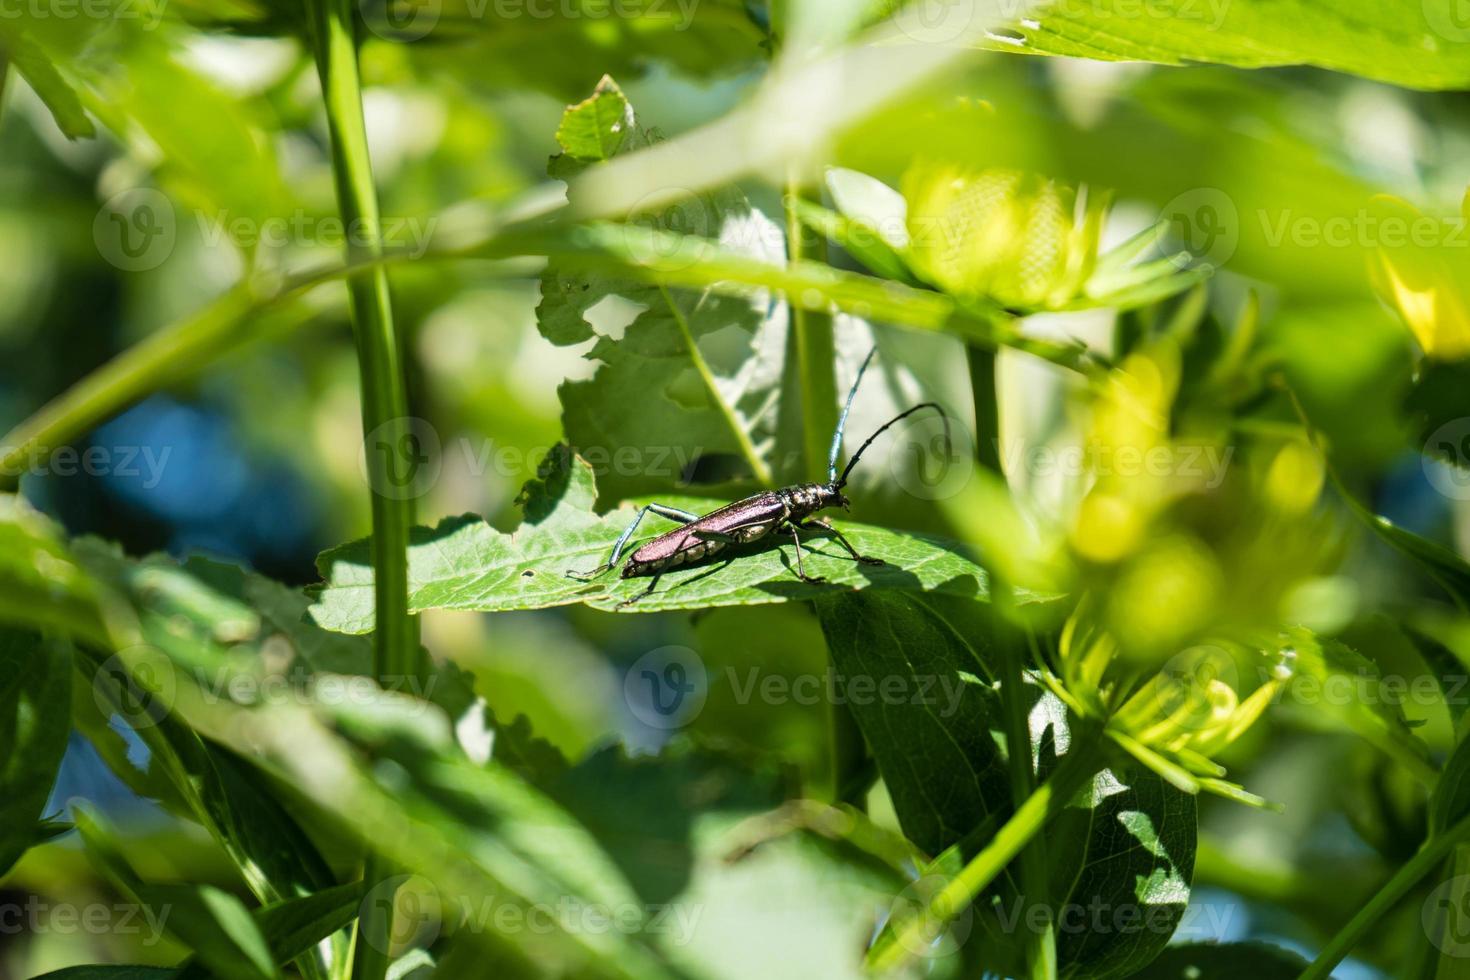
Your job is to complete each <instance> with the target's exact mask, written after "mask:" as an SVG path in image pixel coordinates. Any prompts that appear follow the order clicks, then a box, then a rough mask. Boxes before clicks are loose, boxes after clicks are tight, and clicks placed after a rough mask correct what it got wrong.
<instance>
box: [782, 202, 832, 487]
mask: <svg viewBox="0 0 1470 980" xmlns="http://www.w3.org/2000/svg"><path fill="white" fill-rule="evenodd" d="M801 196H802V190H801V188H800V187H798V186H797V185H796V184H795V183H790V184H788V185H787V187H786V197H787V201H786V242H787V248H788V249H789V250H790V252H791V261H792V262H800V261H802V260H804V259H807V258H811V259H815V260H816V261H818V262H822V263H825V262H826V261H827V254H826V253H827V243H826V242H825V241H822V240H821V238H820V237H815V238H814V240H813V241H811V242H808V241H807V240H806V239H807V231H806V226H805V225H803V224H802V223H801V219H799V218H798V217H797V216H796V200H797V199H798V198H799V197H801ZM808 245H810V248H808V247H807V246H808ZM791 334H792V350H793V353H794V354H795V355H796V376H797V379H798V381H799V382H800V384H801V446H802V460H803V463H804V469H805V477H806V479H807V480H810V481H812V482H814V483H815V482H818V481H821V482H825V481H826V479H827V453H828V450H829V449H830V448H831V446H832V431H833V430H834V429H835V428H836V427H837V412H838V408H837V375H836V371H835V365H836V362H837V345H836V341H835V339H834V338H833V335H832V317H831V315H830V314H829V313H827V312H826V311H821V312H818V311H816V310H807V309H802V308H800V307H796V308H793V309H792V311H791Z"/></svg>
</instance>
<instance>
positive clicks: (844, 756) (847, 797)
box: [786, 179, 874, 810]
mask: <svg viewBox="0 0 1470 980" xmlns="http://www.w3.org/2000/svg"><path fill="white" fill-rule="evenodd" d="M804 196H805V197H807V198H808V199H810V198H811V195H810V193H809V192H807V191H805V190H804V189H803V188H802V187H801V186H800V185H799V184H798V183H797V182H796V181H795V180H794V179H793V180H791V181H788V182H787V185H786V248H787V250H788V252H789V258H790V261H791V262H792V263H797V262H801V261H804V260H806V259H807V258H808V256H810V257H811V258H813V259H816V260H817V261H819V262H823V263H825V262H826V259H827V254H826V253H827V243H826V242H825V241H823V240H822V239H821V238H820V236H814V237H813V240H812V241H808V240H807V230H806V226H805V225H803V224H802V223H801V219H800V218H799V217H797V208H796V202H797V201H798V200H799V199H800V198H802V197H804ZM808 246H810V247H808ZM787 349H788V350H789V351H790V352H791V354H792V355H793V356H794V358H795V361H796V378H797V383H798V384H799V385H800V389H799V391H800V399H801V400H800V410H801V449H802V453H801V456H802V478H803V479H805V480H808V481H810V482H813V483H817V482H826V480H827V456H828V453H829V452H830V451H831V448H832V433H833V431H834V430H835V429H836V428H837V414H838V407H837V374H836V364H837V343H836V339H835V337H834V336H833V330H832V315H831V314H830V313H828V312H827V311H825V310H820V311H819V310H809V309H804V308H802V307H800V306H795V305H793V306H792V308H791V343H790V345H789V347H788V348H787ZM827 742H828V746H829V759H828V764H829V768H830V770H831V773H832V799H833V801H834V802H836V803H848V804H851V805H852V806H854V807H857V808H858V809H859V810H864V809H866V808H867V807H866V802H867V795H868V789H869V788H870V787H871V785H872V775H873V773H874V770H873V767H871V766H869V765H868V747H867V743H865V742H864V741H863V733H862V729H861V728H860V727H858V723H857V718H856V717H854V715H853V713H852V709H851V708H850V707H849V706H848V705H846V704H838V703H836V702H833V703H829V704H828V705H827Z"/></svg>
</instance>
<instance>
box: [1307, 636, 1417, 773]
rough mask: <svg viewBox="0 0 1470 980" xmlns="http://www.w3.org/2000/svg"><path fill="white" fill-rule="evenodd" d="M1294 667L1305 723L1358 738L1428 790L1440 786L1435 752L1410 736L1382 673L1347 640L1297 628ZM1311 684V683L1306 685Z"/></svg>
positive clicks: (1402, 713) (1399, 708)
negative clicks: (1381, 680) (1432, 756)
mask: <svg viewBox="0 0 1470 980" xmlns="http://www.w3.org/2000/svg"><path fill="white" fill-rule="evenodd" d="M1286 637H1287V640H1288V642H1289V643H1290V649H1291V650H1292V651H1293V654H1292V656H1291V660H1290V662H1289V666H1290V667H1291V669H1292V671H1293V673H1294V674H1295V676H1296V681H1295V682H1294V683H1293V684H1292V685H1291V686H1290V687H1289V688H1288V690H1290V691H1291V692H1293V693H1294V694H1295V695H1296V696H1297V698H1298V700H1301V701H1303V703H1302V704H1301V708H1302V710H1301V712H1300V713H1299V714H1300V717H1301V719H1302V721H1303V722H1304V723H1308V724H1312V725H1314V726H1336V727H1339V728H1344V729H1346V730H1348V731H1351V732H1355V733H1356V734H1357V735H1359V736H1360V737H1362V738H1363V739H1364V740H1366V741H1367V742H1369V743H1370V744H1371V745H1373V746H1374V747H1375V748H1377V749H1378V750H1379V751H1381V752H1383V753H1385V754H1386V755H1388V757H1389V758H1391V759H1393V760H1394V761H1395V763H1397V764H1398V765H1401V766H1403V767H1404V768H1406V769H1407V770H1408V771H1410V772H1412V773H1413V774H1414V775H1415V776H1416V777H1417V778H1418V779H1419V780H1420V781H1421V782H1423V783H1424V784H1425V785H1432V784H1433V783H1434V780H1435V772H1434V767H1433V766H1431V765H1430V764H1429V749H1428V747H1427V746H1426V745H1425V744H1424V742H1423V741H1422V740H1421V739H1420V738H1419V737H1418V736H1416V735H1415V734H1414V733H1413V731H1412V730H1410V728H1409V726H1408V724H1407V722H1406V720H1405V718H1404V712H1403V707H1402V705H1401V704H1400V703H1399V701H1398V700H1397V699H1395V698H1394V697H1393V696H1391V695H1389V694H1387V693H1385V692H1384V691H1383V690H1382V688H1381V687H1380V684H1379V671H1378V667H1377V666H1376V665H1375V664H1374V663H1373V661H1371V660H1369V659H1368V658H1366V657H1364V656H1363V655H1361V654H1360V653H1358V652H1357V651H1356V650H1353V649H1352V648H1351V647H1349V646H1348V645H1347V644H1345V643H1343V642H1342V641H1341V640H1336V639H1332V638H1330V637H1321V636H1316V635H1314V634H1313V633H1312V632H1311V631H1310V630H1307V629H1303V628H1301V627H1292V628H1290V629H1288V630H1287V631H1286ZM1304 682H1309V683H1304Z"/></svg>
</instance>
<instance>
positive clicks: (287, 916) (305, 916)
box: [254, 881, 363, 964]
mask: <svg viewBox="0 0 1470 980" xmlns="http://www.w3.org/2000/svg"><path fill="white" fill-rule="evenodd" d="M362 890H363V886H362V883H361V882H356V881H353V882H348V883H347V884H345V885H338V886H336V887H335V888H328V889H325V890H323V891H319V892H317V893H316V894H314V895H303V896H302V897H300V898H292V899H288V900H286V901H284V902H277V903H275V904H274V905H267V906H266V907H264V908H261V909H257V910H256V911H255V913H254V918H255V924H256V926H257V927H258V928H259V929H260V932H261V935H263V936H265V939H266V942H267V943H269V944H270V948H271V957H272V958H273V959H274V960H275V961H276V962H277V963H282V964H284V963H289V962H290V961H291V960H294V959H296V958H297V957H298V956H301V955H303V954H304V953H307V952H308V951H310V950H311V949H312V948H313V947H315V946H316V945H317V944H318V943H320V942H321V941H322V940H323V939H326V938H327V937H328V936H331V935H332V934H333V933H335V932H337V931H338V930H339V929H344V928H346V927H347V926H348V925H350V924H351V923H352V920H353V919H355V918H357V913H358V909H359V908H360V907H361V904H362Z"/></svg>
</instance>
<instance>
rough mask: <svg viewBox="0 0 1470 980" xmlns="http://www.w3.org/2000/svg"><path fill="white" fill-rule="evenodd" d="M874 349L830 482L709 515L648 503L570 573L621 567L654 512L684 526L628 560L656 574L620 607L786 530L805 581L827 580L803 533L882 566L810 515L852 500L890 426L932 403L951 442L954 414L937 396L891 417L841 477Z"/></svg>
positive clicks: (580, 575)
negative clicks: (598, 561) (600, 558)
mask: <svg viewBox="0 0 1470 980" xmlns="http://www.w3.org/2000/svg"><path fill="white" fill-rule="evenodd" d="M876 353H878V348H876V347H874V348H873V349H872V350H871V351H869V352H868V356H867V357H866V358H864V359H863V364H862V367H860V368H858V373H857V377H856V378H854V379H853V382H852V388H851V389H849V390H848V392H847V403H846V404H845V405H843V407H842V414H841V415H840V416H838V419H837V430H836V431H835V432H834V433H833V434H832V451H831V452H830V453H829V454H828V455H827V482H826V483H799V484H797V485H795V486H791V487H783V488H782V489H780V490H762V491H761V492H760V493H757V494H753V495H751V496H749V497H746V498H745V499H744V500H737V501H735V502H734V503H733V504H726V505H725V506H723V507H721V508H719V509H718V510H713V511H710V512H709V513H708V514H705V515H703V516H700V515H699V514H692V513H690V512H689V511H686V510H679V509H677V508H674V507H665V506H664V505H663V504H648V505H647V506H646V507H644V508H643V509H642V510H640V511H639V512H638V516H637V517H635V518H633V523H631V524H629V525H628V528H627V530H625V531H624V532H623V533H622V536H621V537H619V538H618V540H617V542H616V543H615V544H614V545H613V549H612V556H611V557H610V558H608V560H607V562H606V563H605V564H602V565H599V566H597V567H596V568H594V569H592V570H591V571H589V572H578V571H574V570H569V571H568V572H567V575H568V576H569V577H570V578H575V579H580V580H582V581H587V580H589V579H593V578H596V577H597V576H599V575H601V574H602V573H603V572H606V571H607V570H608V569H610V568H612V567H613V566H615V565H616V564H617V563H618V559H619V558H620V557H622V554H623V548H624V546H626V545H627V543H628V539H629V538H631V537H632V536H633V532H634V531H635V530H637V528H638V524H639V522H640V521H642V520H643V518H644V517H645V516H646V515H647V514H648V513H649V512H650V511H652V512H653V513H655V514H657V515H658V516H660V517H666V518H668V519H669V520H671V521H678V522H679V523H680V524H682V525H683V527H677V528H675V529H674V530H672V531H667V532H665V533H663V534H660V535H659V536H658V537H656V538H654V539H653V540H652V541H649V542H648V543H647V544H645V545H643V546H642V547H640V548H638V550H636V551H634V552H633V554H632V555H630V556H629V558H628V562H627V564H625V565H624V566H623V578H637V577H640V576H644V575H651V576H653V580H652V581H651V582H649V583H648V588H646V589H644V590H643V591H642V592H640V593H638V594H637V595H635V596H634V597H633V598H631V599H625V600H623V601H622V602H620V603H619V604H618V605H619V606H629V605H632V604H633V603H635V602H637V601H638V600H639V599H642V598H643V597H644V596H646V595H648V594H649V593H650V592H652V591H653V589H654V586H656V585H657V584H658V579H659V576H660V575H662V574H663V573H664V572H667V571H669V570H670V569H674V568H679V567H681V566H684V565H692V564H695V563H696V562H699V561H703V560H704V559H705V558H708V557H710V556H711V555H714V554H716V553H718V552H720V551H722V550H724V549H725V547H726V546H728V545H745V544H751V543H754V542H756V541H759V540H761V539H762V538H765V537H767V536H769V535H771V534H773V533H780V532H783V531H789V532H790V534H791V541H792V543H793V544H795V545H796V575H797V577H798V578H800V579H801V580H802V581H803V582H822V581H825V580H824V579H822V578H820V577H817V576H814V575H808V574H807V573H806V569H805V568H804V567H803V566H802V552H801V535H800V534H799V533H798V532H799V531H818V530H820V531H825V532H827V533H828V534H830V535H832V536H833V537H834V538H836V539H837V541H838V542H839V543H840V544H841V545H842V547H844V548H846V549H847V553H848V554H850V555H852V557H853V558H854V559H855V560H857V561H859V562H861V563H863V564H864V565H882V564H883V559H881V558H871V557H869V556H868V555H860V554H858V551H857V549H856V548H854V547H853V546H852V544H851V543H850V542H849V541H848V540H847V538H845V537H843V535H842V532H841V531H839V530H837V529H836V528H835V527H833V526H832V525H831V524H830V523H828V522H827V521H825V520H811V519H809V518H811V515H812V514H814V513H816V512H817V511H819V510H824V509H826V508H828V507H841V508H843V509H844V510H846V509H847V507H848V499H847V497H845V496H844V495H843V493H842V488H843V487H845V486H847V476H848V474H849V473H851V472H852V468H853V467H854V466H856V465H857V461H858V460H859V459H860V458H862V455H863V452H864V451H865V450H866V449H867V448H868V447H869V446H871V445H872V444H873V440H874V439H877V438H878V437H879V436H880V435H882V434H883V433H884V432H885V431H887V430H888V428H889V427H890V426H893V425H895V424H897V423H898V422H901V421H902V420H904V419H906V418H908V417H909V416H910V415H912V414H914V413H915V412H917V411H919V410H921V409H925V408H932V409H934V410H935V411H936V412H938V413H939V417H940V418H941V419H943V420H944V437H945V442H946V444H947V443H948V441H949V416H948V415H946V414H945V412H944V409H942V408H940V407H939V404H938V403H937V402H922V403H920V404H918V405H915V406H914V407H913V408H910V409H908V410H906V411H904V412H900V413H899V414H898V415H897V416H895V417H894V418H892V419H890V420H888V421H887V422H885V423H884V424H883V425H882V426H881V427H880V428H879V429H878V431H876V432H874V433H873V434H872V435H870V436H868V439H867V441H866V442H864V443H863V444H862V445H861V446H859V447H858V451H857V452H856V453H854V454H853V457H852V459H850V460H848V463H847V467H846V469H844V470H843V471H842V475H841V476H840V477H839V476H838V475H837V456H838V454H839V453H841V451H842V432H843V430H844V429H845V428H846V427H847V415H848V413H849V412H851V411H852V401H853V398H855V397H856V396H857V390H858V385H859V384H861V383H862V380H863V374H864V373H865V372H866V371H867V370H868V365H869V364H870V363H871V362H872V360H873V355H874V354H876Z"/></svg>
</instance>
